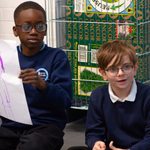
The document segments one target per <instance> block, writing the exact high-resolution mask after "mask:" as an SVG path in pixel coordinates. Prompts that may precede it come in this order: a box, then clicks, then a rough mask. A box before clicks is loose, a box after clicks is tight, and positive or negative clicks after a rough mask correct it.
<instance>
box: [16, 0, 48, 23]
mask: <svg viewBox="0 0 150 150" xmlns="http://www.w3.org/2000/svg"><path fill="white" fill-rule="evenodd" d="M26 9H36V10H39V11H41V12H42V13H43V15H44V19H45V21H46V12H45V10H44V8H43V7H42V6H41V5H39V4H38V3H36V2H33V1H26V2H23V3H21V4H20V5H19V6H18V7H17V8H16V9H15V11H14V21H16V18H17V17H18V16H19V14H20V12H21V11H23V10H26Z"/></svg>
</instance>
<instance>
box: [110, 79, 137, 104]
mask: <svg viewBox="0 0 150 150" xmlns="http://www.w3.org/2000/svg"><path fill="white" fill-rule="evenodd" d="M108 92H109V95H110V99H111V101H112V102H113V103H115V102H117V101H119V102H125V101H130V102H134V101H135V97H136V93H137V85H136V82H135V79H134V80H133V84H132V87H131V91H130V93H129V95H128V96H127V97H126V98H124V99H120V98H119V97H117V96H116V95H115V94H114V93H113V91H112V88H111V86H110V84H109V85H108Z"/></svg>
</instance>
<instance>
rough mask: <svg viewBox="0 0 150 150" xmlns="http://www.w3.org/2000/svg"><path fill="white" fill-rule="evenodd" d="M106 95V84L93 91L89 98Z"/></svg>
mask: <svg viewBox="0 0 150 150" xmlns="http://www.w3.org/2000/svg"><path fill="white" fill-rule="evenodd" d="M106 94H108V84H106V85H103V86H99V87H97V88H96V89H94V90H93V91H92V93H91V96H99V95H101V96H102V95H106Z"/></svg>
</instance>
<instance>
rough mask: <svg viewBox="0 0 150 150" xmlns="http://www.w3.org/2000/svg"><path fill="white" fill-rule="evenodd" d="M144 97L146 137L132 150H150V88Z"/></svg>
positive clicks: (131, 149)
mask: <svg viewBox="0 0 150 150" xmlns="http://www.w3.org/2000/svg"><path fill="white" fill-rule="evenodd" d="M146 93H147V94H145V95H144V98H143V100H144V105H143V112H144V118H145V120H146V122H145V136H144V137H143V139H142V140H141V141H139V142H138V143H136V144H135V145H133V146H132V147H131V148H130V150H150V88H149V90H148V91H147V92H146Z"/></svg>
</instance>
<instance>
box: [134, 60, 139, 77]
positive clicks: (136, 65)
mask: <svg viewBox="0 0 150 150" xmlns="http://www.w3.org/2000/svg"><path fill="white" fill-rule="evenodd" d="M137 70H138V62H137V63H136V64H135V66H134V75H136V73H137Z"/></svg>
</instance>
